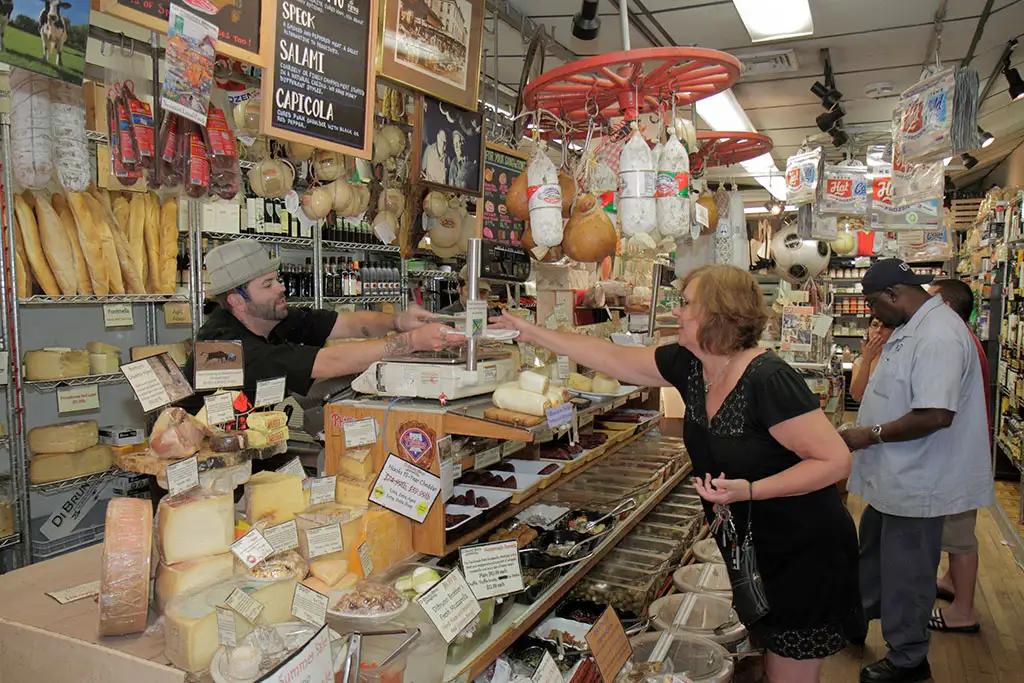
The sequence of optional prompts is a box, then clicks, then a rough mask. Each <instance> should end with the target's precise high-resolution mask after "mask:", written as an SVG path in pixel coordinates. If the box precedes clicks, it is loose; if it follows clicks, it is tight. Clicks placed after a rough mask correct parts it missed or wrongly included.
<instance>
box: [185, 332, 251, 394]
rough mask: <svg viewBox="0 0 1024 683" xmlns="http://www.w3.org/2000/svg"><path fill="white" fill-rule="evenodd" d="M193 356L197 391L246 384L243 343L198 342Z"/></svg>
mask: <svg viewBox="0 0 1024 683" xmlns="http://www.w3.org/2000/svg"><path fill="white" fill-rule="evenodd" d="M192 355H193V358H195V373H196V375H195V382H196V389H220V388H222V387H240V386H242V384H243V383H244V382H245V364H244V363H243V360H242V342H241V341H197V342H196V343H195V346H194V348H193V352H192Z"/></svg>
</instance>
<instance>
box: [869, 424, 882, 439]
mask: <svg viewBox="0 0 1024 683" xmlns="http://www.w3.org/2000/svg"><path fill="white" fill-rule="evenodd" d="M871 438H872V440H873V441H874V442H875V443H882V425H875V426H874V427H872V428H871Z"/></svg>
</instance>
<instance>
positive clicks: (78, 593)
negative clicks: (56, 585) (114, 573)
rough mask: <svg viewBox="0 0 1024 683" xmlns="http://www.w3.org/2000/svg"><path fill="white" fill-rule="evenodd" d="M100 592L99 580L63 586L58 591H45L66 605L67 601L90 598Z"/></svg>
mask: <svg viewBox="0 0 1024 683" xmlns="http://www.w3.org/2000/svg"><path fill="white" fill-rule="evenodd" d="M99 592H100V582H99V581H90V582H89V583H83V584H81V585H78V586H72V587H71V588H64V589H62V590H59V591H52V592H50V593H47V595H49V596H50V597H51V598H53V599H54V600H56V601H57V602H59V603H60V604H62V605H66V604H68V603H69V602H75V601H76V600H81V599H83V598H91V597H93V596H94V595H98V594H99Z"/></svg>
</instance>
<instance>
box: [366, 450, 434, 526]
mask: <svg viewBox="0 0 1024 683" xmlns="http://www.w3.org/2000/svg"><path fill="white" fill-rule="evenodd" d="M439 493H441V477H438V476H437V475H435V474H431V473H430V472H427V471H426V470H423V469H420V468H419V467H416V465H413V464H412V463H409V462H406V461H405V460H402V459H401V458H399V457H398V456H397V455H394V454H391V455H388V459H387V460H386V461H385V462H384V467H383V468H382V469H381V471H380V474H379V475H378V476H377V481H376V482H374V484H373V489H372V490H371V491H370V498H369V499H370V501H371V502H373V503H376V504H377V505H380V506H382V507H385V508H387V509H388V510H391V511H392V512H397V513H398V514H400V515H402V516H403V517H408V518H409V519H411V520H412V521H414V522H416V523H418V524H422V523H423V520H425V519H426V518H427V514H428V513H429V512H430V508H431V506H432V505H433V504H434V501H435V500H436V499H437V496H438V494H439Z"/></svg>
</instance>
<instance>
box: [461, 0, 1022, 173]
mask: <svg viewBox="0 0 1024 683" xmlns="http://www.w3.org/2000/svg"><path fill="white" fill-rule="evenodd" d="M487 4H488V7H489V8H491V9H495V8H499V9H501V10H502V17H503V18H504V19H505V20H506V21H505V22H502V23H499V29H498V36H497V41H498V50H497V54H498V57H497V60H495V59H494V58H493V55H494V53H493V36H491V35H488V36H485V38H484V51H485V59H484V63H485V76H487V77H489V78H493V77H494V76H495V75H496V76H497V79H498V81H499V82H500V84H501V91H502V93H503V95H505V96H507V95H508V94H509V93H510V92H511V93H513V94H514V93H515V91H516V89H517V88H518V86H519V78H520V75H521V73H522V70H523V56H524V53H525V50H526V47H527V45H526V43H527V42H528V41H526V40H524V39H523V38H522V37H521V36H520V29H521V28H523V29H524V30H525V32H526V33H527V34H529V33H530V32H529V29H528V25H527V24H524V23H523V22H522V21H520V22H518V23H517V24H516V25H515V26H514V27H513V26H512V25H511V24H510V23H506V22H507V21H508V20H509V19H510V18H512V17H516V15H517V14H519V13H521V14H522V15H524V16H527V17H529V19H530V20H532V21H534V22H536V23H537V24H540V25H543V26H544V27H545V29H546V30H547V32H548V34H549V35H553V36H554V40H555V41H557V42H558V43H559V44H560V46H564V48H565V49H566V51H562V50H558V51H557V52H555V51H551V50H549V51H548V54H547V58H546V61H545V69H546V70H550V69H552V68H555V67H557V66H559V65H561V64H563V63H564V60H563V59H560V58H559V55H561V56H563V57H571V56H572V55H576V56H578V57H584V56H587V55H595V54H603V53H607V52H614V51H618V50H621V49H622V37H621V33H620V30H619V21H618V3H617V0H607V2H605V1H604V0H602V1H601V2H600V4H599V16H600V18H601V20H602V26H601V30H600V32H599V34H598V37H597V38H596V39H595V40H593V41H582V40H578V39H576V38H574V37H572V35H571V26H572V17H573V14H575V13H576V12H578V11H579V10H580V2H579V0H558V2H552V0H510V1H508V2H501V1H500V0H497V1H496V0H488V3H487ZM809 4H810V9H811V15H812V18H813V22H814V34H813V35H811V36H808V37H805V38H795V39H788V40H782V41H777V42H765V43H757V44H754V43H752V42H751V40H750V36H749V34H748V33H747V30H746V28H745V27H744V25H743V22H742V21H741V20H740V16H739V14H738V13H737V11H736V8H735V5H734V4H733V2H732V0H630V2H629V9H630V14H631V21H630V42H631V47H632V48H646V47H654V46H659V45H697V46H700V47H710V48H715V49H719V50H724V51H726V52H729V53H731V54H733V55H736V56H737V57H739V58H740V59H741V60H749V59H750V57H751V56H752V55H761V54H763V53H766V52H772V51H786V50H792V53H791V54H788V55H783V56H782V57H780V58H779V60H778V61H783V62H784V61H789V62H795V66H794V67H793V68H792V70H789V71H780V72H776V73H768V74H747V75H744V76H743V77H742V79H741V80H740V82H739V83H738V84H737V85H736V86H734V88H733V92H734V93H735V95H736V98H737V100H738V101H739V103H740V104H741V105H742V106H743V108H744V110H745V111H746V114H747V116H748V117H749V119H750V121H751V123H752V124H753V125H754V127H755V128H756V129H757V131H758V132H761V133H764V134H766V135H769V136H771V138H772V139H773V140H774V143H775V149H774V150H773V152H772V155H773V157H774V158H775V161H776V165H777V166H778V167H779V168H780V169H784V168H785V163H786V158H787V157H788V156H790V155H791V154H793V153H795V152H796V151H797V149H798V148H799V147H800V145H801V144H802V143H803V142H804V140H805V139H806V138H808V137H809V136H819V137H818V138H817V139H818V140H820V141H821V143H822V144H823V145H824V146H825V147H826V148H829V149H831V143H830V142H829V141H828V138H827V136H824V135H822V134H821V133H820V131H819V130H818V128H817V127H816V126H815V123H814V119H815V117H816V116H817V115H818V114H820V113H822V111H823V109H822V107H821V103H820V101H819V100H818V98H817V97H815V95H814V94H812V93H811V91H810V88H811V85H812V84H813V83H814V82H815V81H816V80H821V77H822V70H823V62H822V52H821V51H822V50H823V49H824V48H827V49H828V55H829V58H830V61H831V64H832V68H833V71H834V75H835V81H836V87H837V88H838V89H839V90H840V91H841V92H842V93H843V100H842V106H843V108H844V109H845V110H846V116H845V117H844V118H843V123H844V125H845V127H846V131H847V132H848V133H849V134H850V136H851V138H852V139H853V140H854V142H856V143H859V144H860V145H861V146H862V145H863V144H867V143H872V142H878V141H881V140H884V139H886V138H888V137H889V133H888V131H889V125H890V117H891V113H892V109H893V106H894V104H895V103H896V101H897V99H898V96H899V93H900V92H902V91H903V90H904V89H905V88H907V87H909V86H911V85H912V84H913V83H915V82H916V81H917V80H918V78H919V76H920V74H921V67H922V64H927V63H932V62H934V45H935V37H936V27H937V26H940V27H941V33H940V34H939V35H940V36H941V40H940V41H939V44H940V49H941V56H942V61H943V63H944V64H945V65H947V66H953V65H957V64H963V63H964V62H965V60H968V59H969V64H970V65H971V66H973V67H974V68H975V69H977V70H978V73H979V75H980V77H981V89H982V91H985V89H986V85H987V82H988V80H989V78H990V76H991V75H992V74H993V72H995V73H996V76H995V82H994V83H993V84H992V86H991V87H990V88H988V92H987V96H986V99H985V101H984V102H983V103H982V106H981V112H980V121H981V125H982V128H984V129H985V130H987V131H990V132H991V133H993V134H994V135H995V136H996V142H995V143H994V144H992V145H990V146H989V147H987V148H985V149H984V150H974V151H972V154H973V155H974V156H975V157H977V158H978V159H979V162H980V163H979V164H978V165H977V166H975V167H974V168H973V169H972V170H970V171H966V170H963V171H953V172H952V176H953V178H954V180H955V181H956V183H957V185H958V186H961V187H962V186H964V185H967V184H969V183H971V182H974V181H975V180H977V179H978V178H981V177H982V176H984V175H985V174H986V173H988V172H989V171H991V170H992V168H993V167H994V166H995V165H996V164H998V162H999V161H1001V160H1002V159H1003V158H1004V157H1006V155H1008V154H1009V153H1010V152H1012V151H1013V150H1014V149H1015V148H1016V147H1017V146H1018V145H1019V144H1021V143H1022V142H1024V100H1022V101H1020V102H1016V103H1013V105H1012V106H1011V102H1010V98H1009V96H1008V94H1007V82H1006V79H1005V78H1004V77H1003V76H1002V75H1001V74H999V73H998V72H997V71H995V69H996V67H997V65H998V62H999V59H1000V57H1001V55H1002V53H1003V49H1004V46H1005V45H1006V43H1007V41H1009V40H1011V39H1013V38H1015V37H1020V36H1021V35H1024V34H1022V33H1021V31H1022V27H1024V0H858V1H857V2H849V0H809ZM986 10H987V13H986ZM937 17H941V19H940V20H938V21H937ZM1022 42H1024V41H1022ZM495 61H496V62H497V69H496V70H495ZM1011 62H1012V65H1013V66H1014V67H1017V68H1019V69H1022V70H1024V46H1022V47H1021V48H1019V49H1017V50H1016V51H1015V52H1014V53H1013V56H1012V59H1011ZM495 71H496V74H495ZM485 80H487V79H485ZM877 83H889V84H891V85H892V88H893V90H892V92H893V93H894V94H892V95H888V96H882V97H872V96H869V95H868V94H867V90H868V87H869V86H871V85H873V84H877ZM491 93H493V90H491ZM481 97H482V98H484V99H487V98H489V97H493V94H488V89H487V87H482V88H481ZM502 99H504V97H503V98H502ZM702 127H703V128H704V129H707V127H706V126H702ZM856 151H857V153H858V154H860V155H862V153H863V149H860V150H856ZM837 156H838V154H837ZM730 175H735V176H736V177H740V178H742V177H743V176H744V175H745V174H743V173H742V169H735V168H730V169H728V170H715V171H712V172H711V175H710V177H712V178H715V177H716V176H717V177H720V178H726V177H729V176H730Z"/></svg>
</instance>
